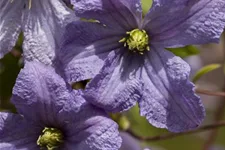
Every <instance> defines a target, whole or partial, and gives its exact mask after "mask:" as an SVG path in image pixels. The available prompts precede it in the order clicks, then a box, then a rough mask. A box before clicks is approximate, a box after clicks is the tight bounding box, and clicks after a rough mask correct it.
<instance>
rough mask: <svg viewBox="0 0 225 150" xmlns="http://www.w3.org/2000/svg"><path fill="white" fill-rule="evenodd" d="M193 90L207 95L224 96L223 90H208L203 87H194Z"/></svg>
mask: <svg viewBox="0 0 225 150" xmlns="http://www.w3.org/2000/svg"><path fill="white" fill-rule="evenodd" d="M195 92H196V93H198V94H204V95H209V96H222V97H225V92H215V91H209V90H204V89H199V88H197V89H195Z"/></svg>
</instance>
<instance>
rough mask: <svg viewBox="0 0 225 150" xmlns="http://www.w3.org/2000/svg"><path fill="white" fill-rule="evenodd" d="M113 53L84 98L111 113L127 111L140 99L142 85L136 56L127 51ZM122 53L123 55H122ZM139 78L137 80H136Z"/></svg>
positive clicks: (90, 84)
mask: <svg viewBox="0 0 225 150" xmlns="http://www.w3.org/2000/svg"><path fill="white" fill-rule="evenodd" d="M118 51H119V52H120V53H117V52H114V51H113V52H111V53H110V54H109V56H108V58H107V60H106V61H105V64H104V66H103V68H102V69H101V70H100V72H99V74H98V75H96V76H95V77H94V78H93V79H92V80H91V82H90V83H89V84H88V85H87V88H86V90H85V93H84V97H85V99H86V100H87V101H89V102H90V103H93V104H94V105H96V106H98V107H101V108H104V109H105V110H107V111H110V112H119V111H125V110H127V109H129V108H131V107H132V106H134V105H135V104H136V101H137V100H138V99H139V98H140V93H141V87H142V84H141V82H140V80H139V79H138V77H137V75H138V74H139V73H140V70H139V69H138V66H139V63H138V61H137V60H139V58H135V56H136V55H129V54H130V53H132V52H126V53H123V52H125V51H127V49H123V48H122V49H119V50H118ZM121 52H122V53H121ZM136 77H137V78H136Z"/></svg>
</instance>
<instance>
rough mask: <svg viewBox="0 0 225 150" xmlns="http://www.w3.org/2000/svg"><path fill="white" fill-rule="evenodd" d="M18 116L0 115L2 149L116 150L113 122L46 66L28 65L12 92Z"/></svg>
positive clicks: (117, 146)
mask: <svg viewBox="0 0 225 150" xmlns="http://www.w3.org/2000/svg"><path fill="white" fill-rule="evenodd" d="M12 102H13V103H14V104H15V106H16V108H17V110H18V113H19V114H13V113H6V112H5V113H4V112H1V113H0V149H1V150H25V149H27V150H28V149H29V150H39V149H40V148H43V149H48V150H53V149H57V148H59V149H62V150H118V149H119V147H120V145H121V138H120V137H119V132H118V126H117V124H116V123H115V122H114V121H112V120H111V119H109V118H108V117H107V115H106V114H105V112H104V111H102V110H100V109H98V108H95V107H94V106H92V105H90V104H89V103H87V102H86V101H85V100H84V99H83V98H82V97H81V96H80V95H79V93H77V92H76V91H74V90H72V89H70V87H69V86H68V87H67V85H66V83H65V82H64V80H63V79H62V78H61V77H60V76H58V75H57V74H56V73H55V72H54V70H53V69H52V68H50V67H46V66H43V65H42V64H40V63H36V62H29V63H26V65H25V68H24V69H23V70H22V71H21V73H20V74H19V77H18V79H17V81H16V85H15V87H14V89H13V97H12Z"/></svg>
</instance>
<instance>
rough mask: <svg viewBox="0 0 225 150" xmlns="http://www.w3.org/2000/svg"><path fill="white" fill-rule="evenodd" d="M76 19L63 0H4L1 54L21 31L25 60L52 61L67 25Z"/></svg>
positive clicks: (0, 13)
mask: <svg viewBox="0 0 225 150" xmlns="http://www.w3.org/2000/svg"><path fill="white" fill-rule="evenodd" d="M75 19H76V17H75V15H74V14H73V12H72V10H70V9H69V8H67V7H66V5H65V4H64V2H63V1H62V0H33V1H32V0H1V1H0V58H2V57H3V56H4V55H5V54H6V53H8V52H9V51H10V50H11V49H12V48H13V46H14V45H15V43H16V41H17V38H18V35H19V34H20V32H21V31H22V32H23V36H24V43H23V55H24V58H25V60H29V61H30V60H38V61H40V62H43V63H45V64H52V61H53V60H54V58H55V50H57V49H58V48H59V44H60V40H61V35H62V33H63V32H64V27H65V26H66V25H67V23H69V22H71V21H72V20H75Z"/></svg>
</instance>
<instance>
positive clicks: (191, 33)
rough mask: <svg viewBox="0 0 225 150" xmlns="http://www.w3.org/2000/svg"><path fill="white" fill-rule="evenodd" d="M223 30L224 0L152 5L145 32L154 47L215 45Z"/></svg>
mask: <svg viewBox="0 0 225 150" xmlns="http://www.w3.org/2000/svg"><path fill="white" fill-rule="evenodd" d="M224 26H225V1H224V0H213V1H212V0H191V1H190V0H182V1H179V0H174V1H173V2H171V1H155V2H154V4H153V8H152V9H150V11H149V14H148V15H147V16H146V18H145V29H146V30H147V31H148V32H149V34H150V35H151V43H152V45H155V46H163V47H181V46H185V45H191V44H204V43H210V42H218V41H219V38H220V35H221V33H222V31H223V29H224Z"/></svg>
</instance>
